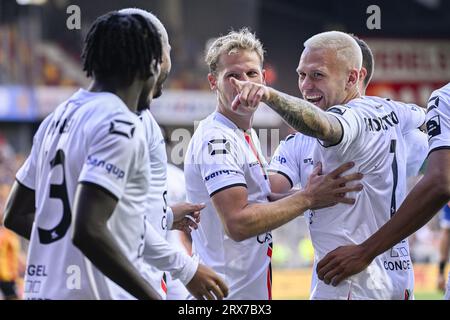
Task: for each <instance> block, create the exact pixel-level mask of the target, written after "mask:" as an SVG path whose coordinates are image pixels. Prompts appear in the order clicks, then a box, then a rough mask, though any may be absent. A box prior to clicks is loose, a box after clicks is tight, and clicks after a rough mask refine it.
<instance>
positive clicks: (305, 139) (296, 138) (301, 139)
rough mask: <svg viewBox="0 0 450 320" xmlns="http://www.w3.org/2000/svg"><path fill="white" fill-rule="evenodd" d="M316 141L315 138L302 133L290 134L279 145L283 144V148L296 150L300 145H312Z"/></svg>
mask: <svg viewBox="0 0 450 320" xmlns="http://www.w3.org/2000/svg"><path fill="white" fill-rule="evenodd" d="M315 141H316V139H315V138H313V137H310V136H307V135H304V134H302V133H299V132H296V133H292V134H290V135H288V136H286V138H284V139H283V140H282V141H281V142H280V144H283V145H284V146H285V147H289V148H290V147H294V146H296V148H298V147H299V146H301V145H307V144H310V143H314V142H315Z"/></svg>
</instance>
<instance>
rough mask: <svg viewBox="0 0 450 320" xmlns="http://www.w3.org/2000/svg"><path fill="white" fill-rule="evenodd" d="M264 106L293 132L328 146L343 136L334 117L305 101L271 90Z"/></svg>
mask: <svg viewBox="0 0 450 320" xmlns="http://www.w3.org/2000/svg"><path fill="white" fill-rule="evenodd" d="M266 104H267V105H268V106H269V107H270V108H272V109H273V110H274V111H275V112H276V113H278V114H279V115H280V116H281V117H282V118H283V119H284V120H285V121H286V122H287V123H288V124H289V125H290V126H292V127H293V128H294V129H295V130H297V131H299V132H301V133H303V134H305V135H308V136H311V137H315V138H317V139H320V140H323V141H325V142H327V143H329V144H335V143H337V142H338V141H339V140H340V139H341V136H342V134H343V132H342V128H341V125H340V124H339V121H338V120H337V119H336V117H334V116H332V115H329V114H327V113H326V112H324V111H322V110H321V109H319V108H318V107H316V106H315V105H313V104H312V103H309V102H308V101H306V100H303V99H299V98H296V97H292V96H290V95H287V94H284V93H282V92H279V91H276V90H273V91H272V92H271V94H270V98H269V99H268V101H266Z"/></svg>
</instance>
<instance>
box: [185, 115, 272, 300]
mask: <svg viewBox="0 0 450 320" xmlns="http://www.w3.org/2000/svg"><path fill="white" fill-rule="evenodd" d="M266 169H267V163H266V161H265V159H264V157H263V156H262V153H261V149H260V145H259V141H258V138H257V136H256V133H255V132H254V130H247V131H246V132H244V131H243V130H241V129H238V128H237V126H236V125H235V124H234V123H233V122H232V121H231V120H229V119H228V118H226V117H225V116H224V115H223V114H221V113H219V112H214V113H213V114H211V115H210V116H208V117H207V118H206V119H204V120H202V121H201V122H200V124H199V127H198V128H197V130H196V131H195V133H194V136H193V137H192V139H191V141H190V144H189V147H188V151H187V153H186V159H185V166H184V174H185V179H186V181H187V184H186V189H187V198H188V201H189V202H193V203H206V208H205V209H203V210H202V216H201V222H200V224H199V228H198V230H195V231H193V232H192V239H193V251H194V253H195V254H198V255H199V256H200V259H201V260H202V261H203V262H204V263H205V264H206V265H207V266H209V267H211V268H213V269H214V271H216V272H217V273H218V274H219V275H220V276H222V277H223V279H224V280H225V282H226V283H227V285H228V286H229V295H228V299H251V300H253V299H261V300H264V299H270V298H271V268H270V261H271V255H272V235H271V233H270V232H267V233H265V234H261V235H258V236H256V237H252V238H249V239H246V240H244V241H241V242H236V241H234V240H233V239H231V238H230V237H229V236H228V235H227V234H226V232H225V230H224V227H223V225H222V221H221V219H220V217H219V215H218V213H217V212H216V210H215V208H214V205H213V203H212V201H211V197H212V196H213V195H214V194H216V193H217V192H220V191H222V190H225V189H227V188H230V187H233V186H242V187H245V188H247V192H248V202H249V203H265V202H267V201H268V200H267V197H268V195H269V193H270V185H269V181H268V177H267V172H266Z"/></svg>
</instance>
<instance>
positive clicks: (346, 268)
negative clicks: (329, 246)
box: [316, 245, 371, 286]
mask: <svg viewBox="0 0 450 320" xmlns="http://www.w3.org/2000/svg"><path fill="white" fill-rule="evenodd" d="M366 251H367V250H365V249H364V248H363V247H362V246H360V245H351V246H342V247H338V248H337V249H334V250H333V251H331V252H329V253H328V254H327V255H326V256H325V257H324V258H323V259H322V260H320V261H319V263H318V264H317V268H316V271H317V276H318V277H319V279H320V280H322V281H323V282H325V283H326V284H331V285H333V286H337V285H338V284H339V283H340V282H341V281H342V280H344V279H346V278H348V277H350V276H352V275H354V274H357V273H359V272H361V271H363V270H364V269H365V268H367V266H368V265H369V264H370V262H371V261H370V259H368V258H367V257H366V256H365V254H364V253H365V252H366Z"/></svg>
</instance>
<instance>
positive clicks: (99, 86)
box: [88, 80, 142, 112]
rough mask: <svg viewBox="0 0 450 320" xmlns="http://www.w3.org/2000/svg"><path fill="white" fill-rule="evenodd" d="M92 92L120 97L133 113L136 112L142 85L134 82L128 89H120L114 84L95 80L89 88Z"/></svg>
mask: <svg viewBox="0 0 450 320" xmlns="http://www.w3.org/2000/svg"><path fill="white" fill-rule="evenodd" d="M88 91H91V92H110V93H113V94H115V95H116V96H118V97H119V98H120V99H121V100H122V101H123V103H125V105H126V106H127V107H128V109H130V111H132V112H136V110H137V106H138V100H139V96H140V94H141V91H142V85H140V84H139V83H137V82H136V81H134V82H133V83H132V84H131V85H130V86H128V87H120V86H118V85H117V84H116V83H113V82H103V81H101V82H100V81H97V80H94V81H93V82H92V83H91V85H90V86H89V88H88Z"/></svg>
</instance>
